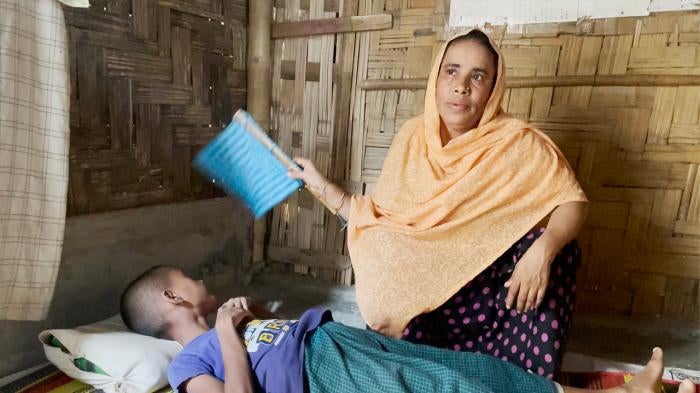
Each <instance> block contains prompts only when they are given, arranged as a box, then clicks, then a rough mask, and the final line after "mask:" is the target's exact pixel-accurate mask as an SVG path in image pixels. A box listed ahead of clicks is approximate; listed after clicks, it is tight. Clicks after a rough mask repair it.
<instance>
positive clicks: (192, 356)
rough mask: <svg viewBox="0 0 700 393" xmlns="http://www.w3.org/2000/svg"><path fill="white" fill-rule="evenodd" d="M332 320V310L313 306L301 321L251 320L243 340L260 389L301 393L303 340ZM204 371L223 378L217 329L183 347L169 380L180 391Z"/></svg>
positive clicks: (169, 373) (174, 362)
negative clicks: (180, 388)
mask: <svg viewBox="0 0 700 393" xmlns="http://www.w3.org/2000/svg"><path fill="white" fill-rule="evenodd" d="M330 320H332V317H331V313H330V311H324V310H321V309H310V310H308V311H306V312H305V313H304V314H303V315H302V316H301V318H300V319H299V320H282V319H268V320H254V321H251V322H249V323H248V324H247V325H246V328H245V333H244V334H243V341H244V343H245V346H246V349H247V351H248V358H249V359H250V366H251V368H252V371H253V374H254V376H255V380H256V381H255V382H257V390H258V391H262V392H271V393H277V392H291V393H302V392H303V391H304V339H305V338H306V335H307V334H308V333H309V332H310V331H312V330H313V329H315V328H316V327H318V326H319V325H321V324H322V323H324V322H327V321H330ZM202 374H208V375H212V376H214V377H216V378H218V379H220V380H221V381H223V380H224V362H223V359H222V357H221V344H220V343H219V338H218V336H217V335H216V330H215V329H211V330H209V331H208V332H206V333H204V334H201V335H199V336H198V337H197V338H195V339H194V340H192V341H191V342H190V343H189V344H187V345H186V346H185V347H184V348H183V349H182V351H181V352H180V353H179V354H178V355H177V357H175V359H174V360H173V362H172V363H171V364H170V367H169V368H168V382H170V386H172V388H173V389H175V390H176V391H177V389H178V388H179V387H180V385H182V383H183V382H185V381H187V380H189V379H191V378H194V377H196V376H198V375H202Z"/></svg>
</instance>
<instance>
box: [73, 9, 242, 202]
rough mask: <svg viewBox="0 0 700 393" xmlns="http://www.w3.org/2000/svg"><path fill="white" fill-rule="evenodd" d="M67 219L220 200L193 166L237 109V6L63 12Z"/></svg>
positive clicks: (239, 44)
mask: <svg viewBox="0 0 700 393" xmlns="http://www.w3.org/2000/svg"><path fill="white" fill-rule="evenodd" d="M64 10H65V15H66V23H67V25H68V35H69V42H70V44H69V45H70V47H69V56H70V65H71V69H70V72H71V83H72V86H71V116H70V119H71V150H70V184H69V198H68V202H69V205H68V212H69V214H83V213H91V212H98V211H106V210H114V209H120V208H127V207H136V206H143V205H149V204H155V203H165V202H174V201H182V200H188V199H194V198H206V197H211V196H215V195H220V192H219V191H217V190H216V189H215V188H213V187H212V185H211V184H209V183H208V182H206V181H204V180H203V179H202V178H200V177H199V176H198V175H197V174H196V173H195V172H193V171H192V170H191V166H190V163H191V160H192V157H193V155H194V154H195V153H196V151H197V149H198V148H200V147H201V146H202V145H204V144H205V143H206V142H207V141H208V140H209V139H210V138H211V137H212V136H213V135H215V134H216V132H217V131H219V130H220V129H221V127H222V126H223V125H225V124H227V123H228V122H229V121H230V119H231V116H232V114H233V112H234V111H235V110H236V109H237V108H239V107H243V106H245V97H246V86H245V85H246V74H245V67H246V58H245V54H246V49H245V44H246V31H245V26H246V24H247V22H246V21H247V2H246V1H245V0H195V1H190V0H91V7H90V8H89V9H74V8H68V7H65V8H64Z"/></svg>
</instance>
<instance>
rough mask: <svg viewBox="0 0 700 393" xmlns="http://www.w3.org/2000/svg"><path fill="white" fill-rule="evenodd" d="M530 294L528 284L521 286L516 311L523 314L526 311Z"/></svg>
mask: <svg viewBox="0 0 700 393" xmlns="http://www.w3.org/2000/svg"><path fill="white" fill-rule="evenodd" d="M529 292H530V288H529V287H528V285H527V284H526V283H523V284H521V285H520V290H519V291H518V300H517V306H516V310H517V311H518V312H523V311H524V310H525V304H527V296H528V294H529Z"/></svg>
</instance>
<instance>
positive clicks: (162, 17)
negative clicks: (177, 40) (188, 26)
mask: <svg viewBox="0 0 700 393" xmlns="http://www.w3.org/2000/svg"><path fill="white" fill-rule="evenodd" d="M158 53H159V54H160V55H161V56H163V57H169V56H170V8H167V7H158Z"/></svg>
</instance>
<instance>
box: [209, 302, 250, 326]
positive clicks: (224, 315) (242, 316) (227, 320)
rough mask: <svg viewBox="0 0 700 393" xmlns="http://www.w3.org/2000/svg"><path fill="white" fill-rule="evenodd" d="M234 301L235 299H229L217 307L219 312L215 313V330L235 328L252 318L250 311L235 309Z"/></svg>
mask: <svg viewBox="0 0 700 393" xmlns="http://www.w3.org/2000/svg"><path fill="white" fill-rule="evenodd" d="M235 300H236V298H233V299H229V300H228V301H227V302H226V303H224V304H222V305H221V307H219V311H217V313H216V324H215V328H216V330H221V329H225V328H235V327H236V326H238V325H240V324H241V322H243V321H244V320H246V319H252V318H254V316H253V314H252V313H251V312H250V311H248V310H245V309H243V308H240V307H236V306H235V305H234V302H235Z"/></svg>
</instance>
